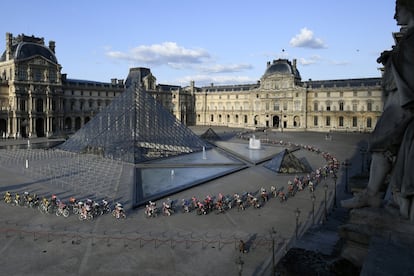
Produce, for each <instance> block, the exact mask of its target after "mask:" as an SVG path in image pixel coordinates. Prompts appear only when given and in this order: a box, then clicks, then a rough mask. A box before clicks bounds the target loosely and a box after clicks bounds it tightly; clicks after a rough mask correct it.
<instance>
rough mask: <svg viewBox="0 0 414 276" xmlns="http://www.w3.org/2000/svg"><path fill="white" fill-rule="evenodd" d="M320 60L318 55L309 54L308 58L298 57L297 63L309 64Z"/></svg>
mask: <svg viewBox="0 0 414 276" xmlns="http://www.w3.org/2000/svg"><path fill="white" fill-rule="evenodd" d="M320 60H321V57H320V56H311V57H310V58H308V59H306V58H300V59H299V63H300V64H301V65H303V66H306V65H311V64H315V63H317V62H319V61H320Z"/></svg>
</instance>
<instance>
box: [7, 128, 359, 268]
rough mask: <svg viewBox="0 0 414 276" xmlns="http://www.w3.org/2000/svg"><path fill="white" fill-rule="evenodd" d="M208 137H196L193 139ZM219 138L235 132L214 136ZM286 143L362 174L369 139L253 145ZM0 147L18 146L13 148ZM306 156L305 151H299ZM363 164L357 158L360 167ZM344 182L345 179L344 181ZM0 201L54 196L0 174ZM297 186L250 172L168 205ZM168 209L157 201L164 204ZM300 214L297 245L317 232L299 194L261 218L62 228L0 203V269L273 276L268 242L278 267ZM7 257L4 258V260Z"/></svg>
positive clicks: (315, 160) (132, 218)
mask: <svg viewBox="0 0 414 276" xmlns="http://www.w3.org/2000/svg"><path fill="white" fill-rule="evenodd" d="M206 129H207V128H204V129H203V128H194V129H193V130H194V132H196V133H197V134H200V133H203V132H204V131H205V130H206ZM214 130H215V131H216V132H217V133H218V134H219V135H221V136H222V137H227V136H232V135H234V134H235V131H237V130H232V129H226V128H217V129H216V128H215V129H214ZM261 136H263V137H262V138H264V137H266V138H267V139H280V140H285V141H291V142H294V143H299V144H301V143H303V144H308V145H314V146H316V147H319V148H320V149H321V150H322V151H328V152H330V153H332V154H333V155H334V156H336V157H337V158H338V159H339V160H340V161H343V160H345V159H347V158H349V159H350V160H351V162H354V164H353V166H352V167H351V168H350V172H349V173H350V174H351V173H352V171H358V170H359V168H360V164H357V163H356V162H357V160H358V158H359V155H360V153H359V146H360V145H361V141H363V140H365V139H366V135H365V134H355V133H348V134H343V133H337V134H336V133H335V134H333V135H332V137H333V139H332V140H331V141H327V140H325V139H324V134H323V133H286V132H285V133H280V132H270V133H256V138H260V137H261ZM1 143H18V142H16V141H14V140H11V141H7V142H3V141H2V142H0V146H1ZM301 151H302V150H301ZM303 154H304V155H307V158H308V159H309V162H310V163H311V164H312V165H313V166H318V165H323V164H324V160H323V158H322V157H321V156H320V155H317V154H315V153H303ZM353 159H354V160H353ZM359 159H360V158H359ZM341 172H342V171H341ZM343 175H344V174H342V173H341V174H340V175H339V177H340V178H339V179H338V193H341V191H343V190H344V181H341V180H342V179H341V178H342V177H343ZM0 176H1V180H0V193H2V194H3V193H4V192H5V191H6V190H10V191H24V190H28V191H34V190H35V191H38V192H39V191H40V192H43V193H47V192H50V193H56V194H57V195H58V196H59V191H58V190H56V191H48V190H49V189H50V186H48V185H45V183H42V182H39V181H36V180H35V179H31V178H29V177H28V176H27V175H24V174H19V173H16V170H11V169H10V168H5V167H0ZM292 178H293V176H292V175H290V176H286V175H276V174H275V173H274V172H272V171H270V170H268V169H266V168H264V167H263V166H262V165H260V164H259V165H255V166H250V167H248V168H246V169H244V170H241V171H238V172H237V173H233V174H230V175H227V176H224V177H221V178H218V179H215V180H212V181H210V182H208V183H205V184H203V185H200V186H196V187H193V188H190V189H188V190H185V191H182V192H179V193H177V194H174V195H172V196H171V198H172V199H177V200H178V199H181V198H189V197H191V196H193V195H195V196H197V197H198V198H204V197H205V196H206V195H208V194H214V195H216V194H218V193H219V192H221V193H223V194H233V193H235V192H243V191H250V192H254V191H257V190H258V189H260V187H262V186H263V187H265V188H267V189H269V187H270V186H271V185H272V184H273V183H276V185H278V186H283V185H284V186H286V183H287V181H288V180H289V179H292ZM327 184H328V190H327V195H328V199H327V200H328V206H329V207H330V206H332V202H333V201H332V199H333V194H334V193H333V190H334V187H333V181H332V180H328V183H327ZM315 195H316V201H315V209H316V217H317V219H316V222H317V223H320V222H321V220H320V218H321V217H323V213H324V189H321V188H317V189H316V191H315ZM161 202H162V200H160V201H159V203H161ZM297 208H299V210H300V211H301V213H300V216H299V219H298V223H299V228H298V234H299V237H300V236H301V235H303V233H304V232H305V230H306V228H308V227H309V226H310V225H311V224H312V212H311V210H312V201H311V199H310V193H309V192H308V191H303V192H299V193H298V194H297V195H296V196H295V197H293V198H290V199H289V200H288V201H287V202H285V203H280V202H279V201H278V200H276V199H271V200H270V201H269V202H267V203H266V205H265V206H264V207H263V208H261V209H251V208H249V209H247V210H245V211H243V212H238V211H237V210H230V211H228V212H226V213H225V214H220V215H216V214H209V215H206V216H197V215H195V214H194V213H189V214H181V213H177V214H174V215H173V216H171V217H164V216H161V217H158V218H153V219H146V218H145V217H144V213H143V209H142V208H138V209H135V210H133V211H131V212H129V213H128V218H127V219H126V220H115V219H114V218H113V217H111V216H109V215H107V216H102V217H99V218H98V219H95V220H93V221H79V220H78V219H77V218H76V217H75V216H70V217H69V218H67V219H65V218H63V217H56V216H54V215H49V216H48V215H42V214H41V213H40V212H39V211H37V210H34V209H27V208H21V207H12V206H9V205H6V204H5V203H4V202H3V201H1V202H0V244H1V245H0V252H1V253H2V256H3V258H2V259H1V261H0V264H1V267H2V273H8V274H13V275H28V274H30V275H44V274H46V273H50V272H52V273H60V274H64V275H97V274H99V275H114V274H115V273H116V274H117V275H211V274H213V275H223V274H227V275H237V274H238V273H239V271H240V265H239V262H240V260H242V262H243V266H242V268H243V273H242V275H270V271H271V263H272V253H271V248H272V237H271V234H270V232H271V229H272V228H273V229H275V230H276V233H275V234H273V238H274V240H275V248H276V254H275V257H276V261H277V260H278V259H280V258H281V257H282V256H283V254H285V252H286V250H288V249H289V248H290V247H291V246H292V245H293V244H294V242H295V239H294V237H295V231H296V217H295V210H296V209H297ZM240 239H242V240H244V241H245V242H246V244H247V248H248V251H249V252H248V253H245V254H240V253H239V251H238V242H239V240H240ZM6 256H7V257H6Z"/></svg>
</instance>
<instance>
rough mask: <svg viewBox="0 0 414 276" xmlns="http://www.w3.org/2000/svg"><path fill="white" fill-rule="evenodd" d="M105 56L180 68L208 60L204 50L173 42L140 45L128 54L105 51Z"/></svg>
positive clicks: (207, 54)
mask: <svg viewBox="0 0 414 276" xmlns="http://www.w3.org/2000/svg"><path fill="white" fill-rule="evenodd" d="M106 55H107V56H108V57H110V58H113V59H121V60H127V61H132V62H136V63H145V64H148V65H152V66H155V65H169V66H171V67H173V68H180V67H182V66H183V65H184V64H198V63H202V62H204V61H205V60H208V59H210V54H209V53H208V52H207V51H206V50H204V49H187V48H184V47H182V46H179V45H177V43H175V42H163V43H161V44H152V45H140V46H137V47H135V48H133V49H131V50H129V51H128V52H121V51H107V52H106Z"/></svg>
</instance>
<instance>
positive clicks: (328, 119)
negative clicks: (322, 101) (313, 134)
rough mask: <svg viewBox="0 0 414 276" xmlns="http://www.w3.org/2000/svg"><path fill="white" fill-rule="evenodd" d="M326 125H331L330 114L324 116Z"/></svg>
mask: <svg viewBox="0 0 414 276" xmlns="http://www.w3.org/2000/svg"><path fill="white" fill-rule="evenodd" d="M326 126H331V117H330V116H327V117H326Z"/></svg>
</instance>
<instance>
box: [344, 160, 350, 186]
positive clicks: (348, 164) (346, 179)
mask: <svg viewBox="0 0 414 276" xmlns="http://www.w3.org/2000/svg"><path fill="white" fill-rule="evenodd" d="M342 166H344V169H345V193H348V168H349V167H350V166H351V163H350V162H349V160H348V159H345V161H344V162H342Z"/></svg>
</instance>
